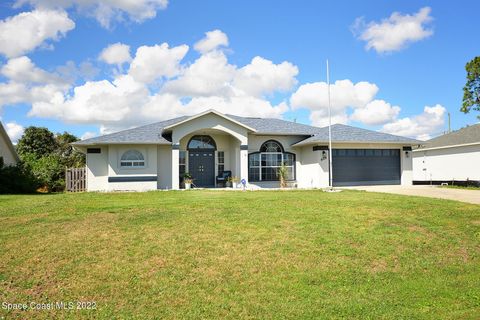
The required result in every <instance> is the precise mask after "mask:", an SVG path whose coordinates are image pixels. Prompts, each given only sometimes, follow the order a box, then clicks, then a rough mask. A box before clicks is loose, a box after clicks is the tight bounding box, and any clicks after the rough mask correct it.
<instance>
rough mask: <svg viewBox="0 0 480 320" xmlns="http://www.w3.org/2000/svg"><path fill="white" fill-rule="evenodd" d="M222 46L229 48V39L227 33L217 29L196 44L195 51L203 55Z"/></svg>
mask: <svg viewBox="0 0 480 320" xmlns="http://www.w3.org/2000/svg"><path fill="white" fill-rule="evenodd" d="M220 46H224V47H227V46H228V37H227V35H226V34H225V33H223V32H222V31H220V30H218V29H217V30H213V31H208V32H206V33H205V38H203V39H202V40H200V41H198V42H197V43H195V45H194V49H195V50H197V51H198V52H200V53H202V54H203V53H207V52H209V51H212V50H216V49H217V48H218V47H220Z"/></svg>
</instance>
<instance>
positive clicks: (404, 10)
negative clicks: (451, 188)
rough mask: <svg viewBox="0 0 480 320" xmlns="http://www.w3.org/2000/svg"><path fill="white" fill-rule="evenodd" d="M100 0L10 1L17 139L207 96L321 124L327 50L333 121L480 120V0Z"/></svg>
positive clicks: (102, 125) (403, 126)
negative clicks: (468, 70) (479, 85)
mask: <svg viewBox="0 0 480 320" xmlns="http://www.w3.org/2000/svg"><path fill="white" fill-rule="evenodd" d="M90 3H91V1H87V0H72V1H61V0H58V1H53V0H25V1H18V2H15V1H4V2H2V3H1V4H0V20H2V21H1V22H0V73H1V75H0V117H1V119H2V122H3V123H4V125H6V127H7V131H8V132H9V134H10V135H11V136H12V138H13V139H14V140H16V139H18V137H19V136H20V135H21V133H22V130H23V128H25V127H28V126H30V125H35V126H46V127H48V128H49V129H50V130H52V131H54V132H61V131H69V132H72V133H74V134H76V135H77V136H79V137H80V136H83V137H89V136H93V135H98V134H101V133H108V132H112V131H115V130H119V129H123V128H127V127H131V126H136V125H140V124H144V123H149V122H155V121H159V120H164V119H168V118H171V117H174V116H178V115H184V114H193V113H197V112H200V111H202V110H204V109H210V108H215V109H218V110H220V111H222V112H225V113H231V114H239V115H245V116H263V117H281V118H284V119H287V120H294V119H295V120H296V121H298V122H302V123H307V124H314V125H318V126H323V125H325V124H326V121H328V118H326V91H325V88H326V87H325V84H324V82H325V81H326V75H325V73H326V70H325V61H326V59H329V61H330V67H331V81H332V106H333V114H334V117H333V119H334V122H341V123H347V124H350V125H354V126H359V127H364V128H369V129H373V130H380V131H384V132H389V133H393V134H400V135H405V136H411V137H417V138H421V139H427V138H429V137H433V136H436V135H438V134H441V133H442V132H443V131H444V130H446V129H447V122H446V119H447V113H448V112H449V113H450V114H451V117H452V128H453V129H458V128H461V127H463V126H465V125H467V124H474V123H477V122H478V120H477V118H476V116H477V114H475V113H471V114H468V115H465V114H463V113H461V112H460V111H459V109H460V106H461V101H462V88H463V85H464V83H465V69H464V66H465V63H466V62H467V61H469V60H471V59H472V58H473V57H475V56H476V55H479V53H480V41H478V30H477V29H476V26H475V23H474V22H475V21H476V18H477V17H476V12H478V11H479V9H480V4H478V2H477V1H458V2H455V4H452V3H449V2H447V1H442V2H440V1H436V2H434V1H395V2H394V1H368V2H366V3H365V2H359V1H328V2H319V1H297V2H295V3H292V2H291V1H237V2H232V1H169V2H167V1H166V0H138V1H134V2H132V3H133V4H132V5H130V6H122V5H121V4H119V5H116V6H112V5H109V4H108V2H102V1H98V2H97V3H96V4H95V5H91V4H90ZM395 12H397V14H394V13H395ZM392 14H394V16H392ZM362 17H363V18H362ZM202 43H203V46H202ZM113 44H117V45H116V46H113V47H110V49H111V50H109V51H108V50H107V51H104V50H106V49H107V48H109V46H111V45H113ZM139 48H140V49H139ZM102 52H103V53H104V54H103V55H102ZM255 57H257V58H255ZM254 58H255V59H254ZM336 81H338V82H336Z"/></svg>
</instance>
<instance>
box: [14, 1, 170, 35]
mask: <svg viewBox="0 0 480 320" xmlns="http://www.w3.org/2000/svg"><path fill="white" fill-rule="evenodd" d="M25 4H30V5H32V6H34V7H35V8H62V9H68V8H71V7H75V8H77V11H78V12H79V13H84V14H86V15H87V16H93V17H94V18H95V19H96V20H97V21H98V22H99V23H100V24H101V25H102V26H103V27H105V28H109V27H110V26H111V24H112V21H125V20H131V21H135V22H138V23H140V22H143V21H144V20H147V19H151V18H154V17H155V16H156V14H157V11H158V10H161V9H165V8H166V7H167V5H168V0H121V1H118V0H17V1H16V2H15V6H16V7H21V6H23V5H25Z"/></svg>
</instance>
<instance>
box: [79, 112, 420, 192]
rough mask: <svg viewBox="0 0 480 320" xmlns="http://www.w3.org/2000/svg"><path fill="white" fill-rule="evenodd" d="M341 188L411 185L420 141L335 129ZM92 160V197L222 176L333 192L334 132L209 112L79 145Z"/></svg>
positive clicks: (207, 183) (206, 183)
mask: <svg viewBox="0 0 480 320" xmlns="http://www.w3.org/2000/svg"><path fill="white" fill-rule="evenodd" d="M332 139H333V158H332V161H333V182H334V185H336V186H345V185H366V184H406V185H409V184H411V183H412V161H411V156H410V151H411V149H412V146H413V145H417V144H418V143H419V141H417V140H413V139H408V138H404V137H399V136H394V135H390V134H385V133H379V132H375V131H370V130H365V129H360V128H354V127H350V126H346V125H340V124H336V125H334V126H332ZM73 146H74V147H75V148H77V149H78V150H80V151H82V152H84V153H86V155H87V190H88V191H114V190H155V189H179V188H180V187H181V186H182V177H183V175H184V173H186V172H188V173H190V174H191V175H192V176H193V179H194V184H195V185H196V186H197V187H215V186H216V176H217V175H218V174H219V173H221V172H222V171H224V170H228V171H231V172H232V175H233V176H236V177H238V178H239V179H242V180H243V179H244V180H245V182H246V183H247V186H248V187H249V188H270V187H278V186H279V181H278V180H279V176H278V170H279V168H280V166H281V165H282V164H284V165H285V166H286V170H287V176H288V177H287V178H288V181H289V186H291V187H298V188H320V187H326V186H328V184H329V161H328V128H318V127H314V126H308V125H304V124H299V123H295V122H289V121H284V120H280V119H265V118H248V117H239V116H234V115H225V114H222V113H220V112H217V111H213V110H210V111H206V112H203V113H200V114H197V115H194V116H191V117H187V116H183V117H179V118H175V119H171V120H167V121H162V122H157V123H154V124H150V125H146V126H142V127H138V128H134V129H129V130H125V131H120V132H117V133H112V134H108V135H104V136H100V137H96V138H91V139H87V140H83V141H79V142H75V143H73Z"/></svg>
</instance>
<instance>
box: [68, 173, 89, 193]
mask: <svg viewBox="0 0 480 320" xmlns="http://www.w3.org/2000/svg"><path fill="white" fill-rule="evenodd" d="M86 180H87V176H86V172H85V168H69V169H66V171H65V189H66V190H67V192H82V191H85V189H86V185H87V181H86Z"/></svg>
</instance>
